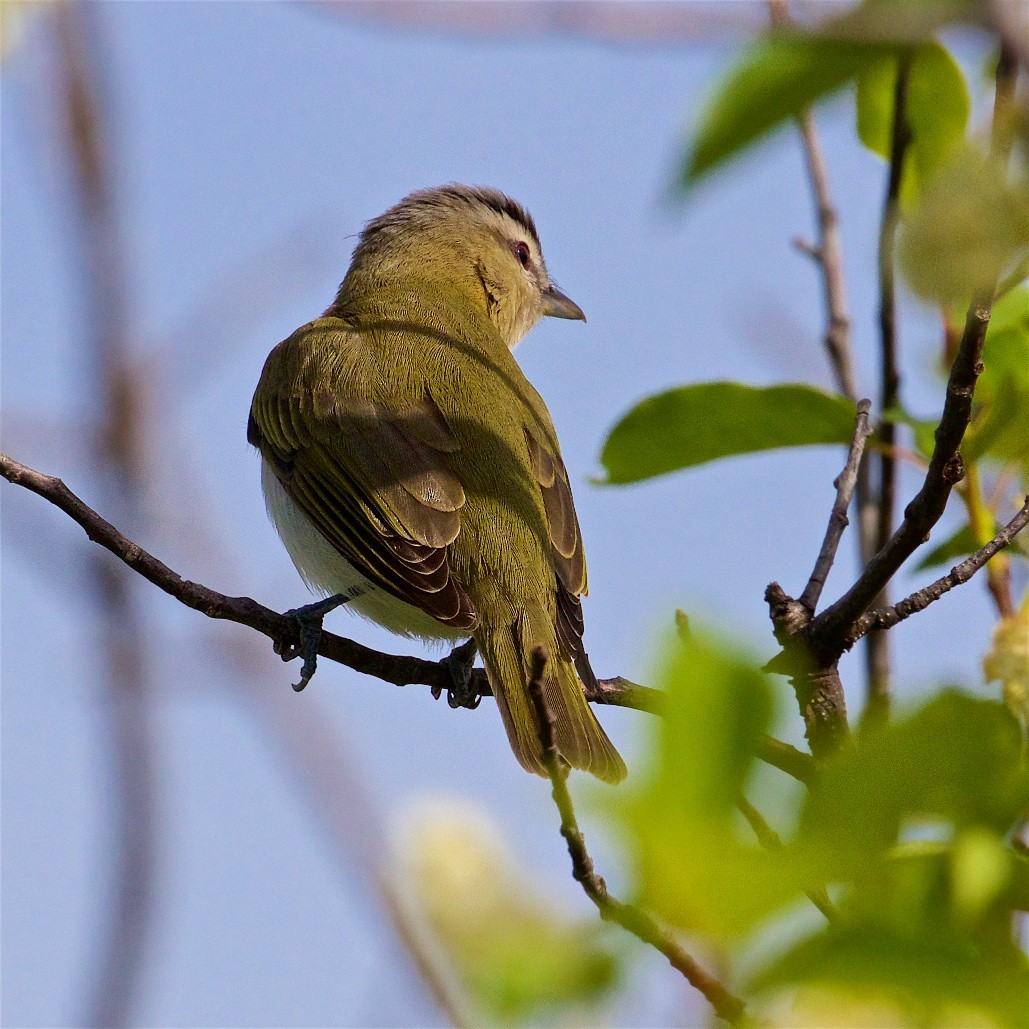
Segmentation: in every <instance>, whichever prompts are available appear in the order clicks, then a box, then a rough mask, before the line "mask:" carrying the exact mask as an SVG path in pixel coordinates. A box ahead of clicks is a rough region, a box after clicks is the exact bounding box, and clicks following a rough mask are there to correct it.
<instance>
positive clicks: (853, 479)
mask: <svg viewBox="0 0 1029 1029" xmlns="http://www.w3.org/2000/svg"><path fill="white" fill-rule="evenodd" d="M871 406H872V405H871V401H869V400H862V401H861V402H860V403H859V404H858V409H857V419H856V421H855V424H854V438H853V439H852V440H851V442H850V451H849V453H848V454H847V463H846V465H845V466H844V468H843V471H842V472H841V473H840V475H839V477H838V478H837V479H836V481H835V482H834V483H833V485H834V486H835V487H836V501H835V503H834V504H833V506H832V513H831V514H830V515H829V524H828V526H826V530H825V539H823V540H822V549H821V550H820V551H819V552H818V558H817V559H816V561H815V567H814V569H813V570H812V572H811V578H810V579H808V581H807V585H806V586H805V587H804V592H803V593H801V595H800V603H801V604H803V605H804V607H806V608H807V609H808V610H809V611H810V612H811V613H812V614H814V612H815V609H816V608H817V607H818V600H819V598H820V597H821V596H822V589H823V588H824V586H825V580H826V578H828V575H829V572H830V571H831V569H832V566H833V562H834V561H835V560H836V551H837V550H838V549H839V546H840V540H841V539H842V538H843V532H844V530H845V529H846V528H847V526H848V525H849V524H850V523H849V519H848V518H847V508H848V507H850V497H851V494H852V493H853V492H854V486H855V484H856V483H857V479H858V470H859V469H860V467H861V455H862V454H863V453H864V450H865V440H866V439H868V437H869V436H870V435H871V433H872V430H871V428H870V427H869V424H868V410H869V408H870V407H871Z"/></svg>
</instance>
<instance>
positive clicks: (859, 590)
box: [810, 49, 1018, 656]
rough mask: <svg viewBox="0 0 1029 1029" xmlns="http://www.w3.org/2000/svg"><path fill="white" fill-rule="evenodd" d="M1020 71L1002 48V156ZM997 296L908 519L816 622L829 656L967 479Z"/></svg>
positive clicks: (960, 373) (963, 358) (975, 327)
mask: <svg viewBox="0 0 1029 1029" xmlns="http://www.w3.org/2000/svg"><path fill="white" fill-rule="evenodd" d="M1017 73H1018V68H1017V64H1016V63H1015V61H1014V58H1013V57H1012V56H1011V54H1010V52H1008V51H1007V50H1006V49H1002V51H1001V58H1000V61H999V62H998V65H997V92H996V101H995V106H994V125H993V147H994V151H995V152H996V153H997V155H998V156H999V157H1002V158H1004V157H1006V156H1007V154H1009V153H1010V147H1011V136H1010V131H1009V130H1008V128H1007V126H1006V123H1007V118H1006V116H1005V112H1006V111H1007V109H1008V108H1009V107H1010V104H1011V102H1012V96H1013V93H1014V88H1015V79H1016V76H1017ZM995 292H996V283H995V282H990V283H984V284H983V285H982V286H980V288H979V289H978V290H977V291H976V293H975V295H974V296H973V298H972V303H971V305H970V306H969V309H968V314H967V316H966V318H965V328H964V332H963V333H962V336H961V342H960V344H959V346H958V351H957V354H956V355H955V357H954V363H953V365H952V366H951V370H950V377H949V379H948V381H947V395H946V400H945V401H944V405H943V415H942V417H941V418H940V423H939V425H937V427H936V446H935V448H934V450H933V456H932V459H931V460H930V462H929V469H928V471H927V472H926V475H925V480H924V482H923V483H922V487H921V489H920V490H919V491H918V493H917V494H916V496H915V498H914V499H913V500H912V501H911V503H910V504H908V506H907V508H906V509H905V511H904V519H903V521H902V522H901V524H900V525H899V526H898V528H897V530H896V532H894V533H893V535H892V536H891V537H890V539H889V540H888V541H887V542H886V544H885V546H883V547H882V548H881V549H880V550H879V552H878V553H877V554H876V555H875V556H874V557H873V558H872V560H871V561H870V562H869V563H868V565H867V566H866V567H865V570H864V571H863V572H862V574H861V575H860V576H859V577H858V580H857V581H856V582H855V583H854V585H853V586H851V588H850V589H849V590H847V592H846V593H844V595H843V596H842V597H840V599H839V600H837V601H836V602H835V603H834V604H832V605H831V606H830V607H828V608H826V610H825V611H823V612H822V613H821V614H820V615H819V616H818V617H817V618H816V619H815V620H814V621H813V622H812V623H811V627H810V638H811V641H812V643H814V644H815V645H816V646H817V647H818V648H819V649H820V650H821V651H822V652H823V654H825V655H827V656H831V655H833V654H836V655H837V656H838V655H839V654H840V653H842V651H843V650H845V649H846V642H845V641H846V639H847V638H848V637H849V635H850V634H851V631H852V629H853V626H854V623H855V622H857V620H858V619H859V618H860V617H861V615H863V614H864V613H865V611H867V610H868V608H869V606H870V605H871V604H872V603H873V602H874V601H875V598H876V597H877V596H878V595H879V594H880V592H881V591H882V589H883V587H885V585H886V584H887V583H888V582H889V581H890V579H892V578H893V576H894V575H895V574H896V572H897V570H898V569H899V568H900V566H901V565H902V564H903V563H904V562H905V561H906V560H907V559H908V558H909V557H910V556H911V555H912V554H913V553H914V552H915V550H917V549H918V547H919V546H921V544H922V543H923V541H924V540H925V539H926V538H927V537H928V535H929V532H930V530H931V529H932V527H933V526H934V525H935V524H936V523H937V522H938V521H939V520H940V517H941V516H942V515H943V511H944V509H945V508H946V506H947V500H948V499H949V497H950V493H951V490H952V489H953V488H954V486H955V484H956V483H958V482H960V480H961V479H962V477H963V475H964V465H963V462H962V460H961V455H960V453H959V452H958V448H959V447H960V445H961V440H962V438H963V437H964V434H965V430H966V429H967V428H968V423H969V421H970V419H971V417H972V397H973V394H974V393H975V384H976V381H977V380H978V378H979V375H980V373H981V372H982V351H983V341H984V340H985V338H986V329H987V327H988V326H989V324H990V312H991V307H992V303H993V297H994V294H995Z"/></svg>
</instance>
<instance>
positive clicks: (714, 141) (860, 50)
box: [682, 31, 897, 186]
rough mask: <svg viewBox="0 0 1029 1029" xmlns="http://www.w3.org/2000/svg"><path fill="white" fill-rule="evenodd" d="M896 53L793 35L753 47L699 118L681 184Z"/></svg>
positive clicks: (892, 48)
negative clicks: (862, 71) (864, 70)
mask: <svg viewBox="0 0 1029 1029" xmlns="http://www.w3.org/2000/svg"><path fill="white" fill-rule="evenodd" d="M896 50H897V45H896V44H893V43H884V42H879V41H868V42H866V41H863V40H860V39H834V38H828V37H826V36H815V35H805V34H802V33H799V32H792V31H790V32H777V33H773V34H772V35H771V36H769V37H767V38H765V39H763V40H761V41H759V42H757V43H755V44H754V45H753V46H752V47H751V48H750V50H749V51H748V53H747V54H746V56H745V57H744V59H743V61H742V62H741V63H740V64H739V66H738V67H737V68H736V69H735V70H734V71H733V72H732V73H731V74H730V75H729V76H728V78H726V79H725V80H724V81H723V82H722V84H721V86H720V87H719V89H718V91H717V92H716V94H715V96H714V97H713V98H712V100H711V101H710V102H709V104H708V105H707V107H706V109H705V110H704V112H703V114H702V115H701V117H700V121H699V124H698V127H697V130H696V133H695V135H694V139H693V146H692V150H691V152H690V155H689V157H688V159H687V162H686V166H685V168H684V170H683V178H682V181H683V185H687V186H688V185H690V184H692V183H695V182H696V181H697V180H699V179H700V178H702V177H703V176H704V175H706V174H708V173H709V172H711V171H712V170H714V169H715V168H717V167H718V166H719V165H720V164H722V163H724V162H725V161H726V160H727V159H728V158H730V157H733V156H735V155H736V154H738V153H739V152H740V151H741V150H743V149H745V148H746V147H748V146H750V145H751V144H752V143H754V142H755V141H756V140H758V139H760V138H761V137H763V136H765V135H767V134H768V133H769V132H771V131H772V130H773V129H775V128H777V127H779V126H780V125H782V124H783V123H784V122H786V121H787V120H790V119H793V118H796V117H798V116H799V115H800V114H802V113H803V112H804V111H805V110H807V109H808V108H809V107H810V106H811V105H812V104H813V103H815V102H816V101H818V100H821V99H822V98H823V97H825V96H828V95H830V94H832V93H835V92H836V91H838V90H840V89H842V88H843V87H844V86H845V85H846V84H847V83H848V82H850V81H851V79H853V78H854V77H855V76H856V75H857V74H858V72H859V71H861V70H862V69H863V68H866V67H868V66H869V65H871V64H874V63H877V62H880V61H882V60H883V58H884V57H887V56H889V55H890V54H891V53H895V52H896Z"/></svg>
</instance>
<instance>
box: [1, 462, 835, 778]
mask: <svg viewBox="0 0 1029 1029" xmlns="http://www.w3.org/2000/svg"><path fill="white" fill-rule="evenodd" d="M0 475H2V476H3V477H4V478H5V479H6V480H7V481H8V482H10V483H12V484H14V485H16V486H21V487H23V488H24V489H27V490H29V491H30V492H32V493H35V494H36V495H37V496H40V497H42V498H43V499H44V500H47V501H49V502H50V503H51V504H53V505H54V506H55V507H57V508H59V509H60V510H61V511H63V512H64V513H65V514H67V515H68V516H69V517H70V518H71V519H72V520H73V521H75V522H76V523H77V524H78V525H80V526H81V527H82V528H83V529H84V530H85V533H86V535H87V536H88V537H89V538H90V539H91V540H92V541H93V542H94V543H97V544H99V545H100V546H102V547H104V548H105V549H106V550H109V551H110V552H111V553H112V554H114V555H115V557H117V558H119V559H120V560H122V561H123V562H124V563H125V564H126V565H128V566H129V567H130V568H131V569H132V570H133V571H135V572H137V573H138V574H139V575H141V576H142V577H143V578H144V579H146V580H147V581H148V582H151V583H153V584H154V585H155V586H157V587H158V588H159V589H161V590H163V591H164V592H165V593H167V594H168V595H169V596H170V597H173V598H174V599H176V600H177V601H179V602H180V603H181V604H184V605H185V606H186V607H189V608H191V609H192V610H194V611H199V612H200V613H201V614H203V615H206V616H207V617H208V618H220V619H225V620H226V621H230V622H236V623H238V624H239V625H245V626H248V627H249V628H251V629H255V630H256V631H257V632H260V633H262V634H263V635H265V636H267V637H268V638H269V639H270V640H272V642H273V643H279V644H282V643H285V644H296V643H299V641H300V635H299V628H298V626H297V623H296V621H295V620H294V619H292V618H290V617H289V615H284V614H279V613H278V612H277V611H273V610H272V609H271V608H268V607H265V606H264V605H263V604H259V603H258V602H257V601H256V600H252V599H251V598H250V597H230V596H226V595H225V594H224V593H218V592H217V591H216V590H212V589H208V587H206V586H203V585H201V584H200V583H196V582H190V581H189V580H188V579H183V578H182V576H180V575H179V574H178V573H177V572H174V571H172V569H171V568H169V567H168V566H167V565H166V564H164V563H163V562H162V561H160V560H158V559H157V558H156V557H154V556H153V555H152V554H150V553H148V552H147V551H146V550H144V549H143V548H142V547H140V546H139V545H138V544H136V543H133V542H132V540H130V539H128V538H127V537H126V536H124V535H122V533H121V532H119V531H118V529H116V528H115V527H114V526H113V525H112V524H111V523H110V522H109V521H107V520H106V519H105V518H103V517H102V516H101V515H100V514H98V513H97V512H96V511H94V510H93V508H91V507H90V506H89V505H88V504H86V503H85V502H83V501H82V500H81V499H80V498H79V497H78V496H76V495H75V493H73V492H72V491H71V490H70V489H69V488H68V487H67V486H66V485H65V484H64V483H63V482H62V481H61V480H60V479H59V478H57V477H56V476H53V475H45V474H44V473H43V472H38V471H36V470H35V469H33V468H29V467H28V466H27V465H24V464H22V463H21V462H20V461H16V460H15V459H14V458H12V457H10V456H8V455H7V454H4V453H0ZM318 655H319V656H320V657H324V658H326V659H327V660H329V661H335V662H337V663H339V664H342V665H346V666H347V667H349V668H353V669H354V671H357V672H361V673H363V674H364V675H371V676H374V677H375V678H376V679H381V680H382V681H383V682H388V683H392V684H393V685H394V686H409V685H416V684H417V685H425V686H429V687H432V688H433V689H434V690H438V691H440V692H443V691H445V690H446V689H447V688H448V687H449V686H451V685H452V681H453V680H452V678H451V675H450V672H449V671H448V670H447V669H446V668H444V667H443V666H442V665H441V664H440V662H438V661H426V660H425V659H424V658H419V657H402V656H399V655H395V654H384V653H382V652H381V651H378V650H372V649H371V648H370V647H365V646H362V645H361V644H360V643H357V642H356V641H354V640H350V639H347V638H346V637H343V636H337V635H335V634H334V633H331V632H328V631H327V630H323V631H322V634H321V638H320V641H319V644H318ZM472 686H473V688H474V689H475V690H477V691H478V693H479V695H480V696H484V697H488V696H492V691H491V690H490V686H489V680H488V679H487V678H486V674H485V672H483V670H482V669H481V668H476V669H475V670H474V671H473V672H472ZM589 700H590V701H591V702H593V703H595V704H608V705H611V706H612V707H629V708H633V709H634V710H637V711H646V712H648V713H650V714H655V715H660V714H662V713H663V710H664V703H663V701H664V695H663V694H662V692H661V691H660V690H655V689H653V688H651V687H649V686H641V685H639V684H638V683H635V682H631V681H630V680H628V679H624V678H622V677H621V676H616V677H614V678H612V679H600V680H599V681H598V683H597V688H596V690H594V691H593V692H592V693H591V694H589ZM758 757H759V758H760V759H761V760H762V761H764V762H766V763H767V764H770V765H772V766H774V767H775V768H778V769H780V770H781V771H783V772H785V773H786V774H787V775H790V776H792V777H793V778H795V779H798V780H800V781H801V782H804V783H810V782H811V781H812V780H813V778H814V771H815V770H814V763H813V762H812V760H811V756H810V755H809V754H805V753H804V752H803V751H800V750H797V749H796V747H792V746H790V745H789V744H788V743H783V742H782V741H781V740H777V739H773V738H772V737H770V736H769V737H765V739H764V740H763V741H762V743H761V746H760V749H759V751H758Z"/></svg>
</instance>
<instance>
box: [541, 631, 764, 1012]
mask: <svg viewBox="0 0 1029 1029" xmlns="http://www.w3.org/2000/svg"><path fill="white" fill-rule="evenodd" d="M545 666H546V655H545V654H544V652H543V650H542V649H540V648H539V647H537V648H536V650H534V651H533V654H532V665H531V669H530V678H529V696H530V697H531V698H532V703H533V706H534V707H535V709H536V717H537V720H538V722H539V737H540V743H541V744H542V746H543V764H544V765H545V766H546V769H547V772H548V774H549V775H550V782H551V786H552V790H553V797H554V803H555V804H556V805H557V809H558V811H559V812H560V814H561V835H562V836H563V837H564V838H565V842H566V843H567V844H568V854H569V856H570V857H571V859H572V875H573V877H574V878H575V881H576V882H578V883H580V884H581V885H582V888H583V890H584V891H585V893H586V896H587V897H589V899H590V900H591V901H593V903H594V904H595V905H596V906H597V910H598V911H599V912H600V917H601V918H603V919H604V920H605V921H608V922H615V923H617V924H618V925H620V926H621V927H622V928H623V929H626V930H627V931H628V932H630V933H632V934H633V935H634V936H635V937H637V939H639V940H641V941H642V942H643V943H646V944H649V945H650V946H651V947H654V948H655V949H657V950H659V951H660V952H661V953H662V954H664V956H665V957H666V958H668V961H669V963H670V964H671V965H672V967H673V968H675V969H676V970H677V971H679V972H681V973H682V975H683V976H684V977H685V978H686V980H687V981H688V982H689V983H690V985H691V986H693V987H694V988H696V989H697V990H699V991H700V992H701V993H702V994H703V995H704V997H705V998H706V999H707V1001H708V1003H709V1004H710V1005H711V1007H712V1008H714V1011H715V1014H717V1015H718V1016H719V1017H720V1018H724V1019H725V1020H726V1021H727V1022H731V1023H737V1022H740V1021H741V1020H742V1019H744V1018H745V1017H746V1009H745V1007H744V1004H743V1001H742V1000H740V999H739V997H736V996H734V995H733V994H731V993H730V992H729V991H728V990H727V989H726V988H725V987H724V986H723V985H722V984H721V983H720V982H719V981H718V980H717V979H716V978H714V976H712V975H711V974H710V973H708V972H706V971H705V970H704V969H703V968H701V967H700V965H699V964H697V962H696V961H695V960H694V959H693V958H692V957H691V956H690V955H689V954H687V953H686V951H685V950H683V948H682V947H681V946H680V945H679V944H678V943H677V942H676V941H675V940H674V939H673V938H672V937H671V935H670V934H669V933H668V932H667V931H666V930H664V929H663V928H662V927H661V926H659V925H658V924H657V922H655V921H654V919H652V918H651V917H650V915H648V914H646V913H645V912H643V911H640V910H639V909H638V908H634V907H631V906H630V905H628V904H623V903H622V902H621V901H619V900H616V899H615V898H614V897H612V896H611V895H610V894H609V893H608V891H607V884H606V883H605V882H604V880H603V878H602V877H601V876H600V875H598V874H597V871H596V869H595V868H594V866H593V859H592V858H591V857H590V855H589V851H588V850H587V849H586V840H585V838H584V837H583V835H582V831H581V830H580V829H579V825H578V822H577V821H576V818H575V808H574V807H573V806H572V798H571V795H570V794H569V792H568V781H567V780H568V765H567V764H566V763H565V762H564V760H563V759H562V758H561V755H560V754H559V753H558V750H557V746H556V744H555V742H554V715H553V713H552V712H551V711H550V710H549V708H548V707H547V702H546V700H545V698H544V696H543V682H542V679H543V669H544V667H545Z"/></svg>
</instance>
